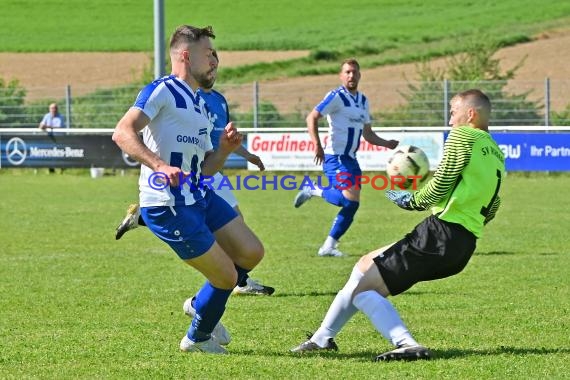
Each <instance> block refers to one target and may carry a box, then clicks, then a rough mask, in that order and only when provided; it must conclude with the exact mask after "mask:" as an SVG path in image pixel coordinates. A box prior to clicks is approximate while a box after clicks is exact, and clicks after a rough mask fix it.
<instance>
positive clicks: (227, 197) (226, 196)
mask: <svg viewBox="0 0 570 380" xmlns="http://www.w3.org/2000/svg"><path fill="white" fill-rule="evenodd" d="M223 178H224V176H223V174H222V173H220V172H217V173H216V174H214V182H213V184H212V185H213V186H212V187H213V189H214V191H215V192H216V194H217V195H218V196H219V197H221V198H222V199H223V200H224V201H226V202H227V203H228V204H229V205H230V206H232V208H235V207H236V206H237V205H238V201H237V199H236V197H235V196H234V193H232V191H231V190H230V189H229V186H222V187H221V188H220V183H221V182H222V179H223Z"/></svg>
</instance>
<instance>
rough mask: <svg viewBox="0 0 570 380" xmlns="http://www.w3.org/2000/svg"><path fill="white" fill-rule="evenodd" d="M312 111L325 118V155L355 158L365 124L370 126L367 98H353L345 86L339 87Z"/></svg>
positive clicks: (361, 95) (361, 96) (357, 95)
mask: <svg viewBox="0 0 570 380" xmlns="http://www.w3.org/2000/svg"><path fill="white" fill-rule="evenodd" d="M315 110H317V111H318V112H319V113H320V114H321V115H324V116H326V117H327V121H328V124H329V140H328V141H327V144H326V145H325V148H324V151H325V153H326V154H340V155H342V154H344V155H348V156H350V157H352V158H356V151H357V150H358V146H359V145H360V137H361V136H362V129H363V128H364V124H368V123H370V114H369V112H368V102H367V100H366V96H364V94H362V93H361V92H357V93H356V96H354V95H352V94H351V93H350V92H349V91H348V90H347V89H346V88H344V86H340V87H338V88H337V89H335V90H332V91H330V92H329V93H328V94H327V95H326V96H325V98H324V99H323V100H322V101H321V102H320V103H319V104H318V105H317V106H316V107H315Z"/></svg>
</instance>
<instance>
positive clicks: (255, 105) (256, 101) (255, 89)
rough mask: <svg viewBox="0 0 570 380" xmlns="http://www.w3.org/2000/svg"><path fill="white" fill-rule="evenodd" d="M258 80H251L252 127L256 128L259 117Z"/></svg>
mask: <svg viewBox="0 0 570 380" xmlns="http://www.w3.org/2000/svg"><path fill="white" fill-rule="evenodd" d="M258 112H259V82H257V81H255V82H253V128H257V126H258V122H259V118H258V116H259V115H258Z"/></svg>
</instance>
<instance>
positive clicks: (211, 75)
mask: <svg viewBox="0 0 570 380" xmlns="http://www.w3.org/2000/svg"><path fill="white" fill-rule="evenodd" d="M212 52H213V48H212V45H211V42H210V40H209V39H202V40H201V41H200V48H199V49H197V51H195V53H196V54H195V55H194V56H193V57H192V62H193V64H192V67H191V72H192V75H193V76H194V78H195V79H196V81H197V82H198V85H199V86H200V87H202V88H206V89H209V88H212V87H213V86H214V82H215V81H216V78H217V75H218V60H217V58H216V57H215V56H214V55H213V54H212Z"/></svg>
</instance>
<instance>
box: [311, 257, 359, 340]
mask: <svg viewBox="0 0 570 380" xmlns="http://www.w3.org/2000/svg"><path fill="white" fill-rule="evenodd" d="M362 276H363V274H362V272H361V271H360V270H359V269H358V267H357V266H356V265H355V266H354V268H353V269H352V273H351V274H350V277H349V279H348V281H347V282H346V284H345V285H344V287H343V288H342V289H341V290H340V291H339V292H338V293H337V295H336V297H335V299H334V300H333V302H332V303H331V305H330V306H329V310H328V311H327V314H326V315H325V319H323V322H322V323H321V327H319V329H318V330H317V331H316V332H315V334H314V335H313V337H312V338H311V341H313V342H315V343H316V344H318V345H319V346H320V347H325V346H326V345H327V342H328V340H329V338H334V337H335V336H336V335H337V334H338V333H339V332H340V330H341V329H342V328H343V326H344V325H345V324H346V322H348V321H349V320H350V318H352V316H353V315H354V314H356V312H357V311H358V309H357V308H356V307H354V305H353V304H352V292H354V289H355V288H356V285H358V283H359V282H360V279H361V278H362Z"/></svg>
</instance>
